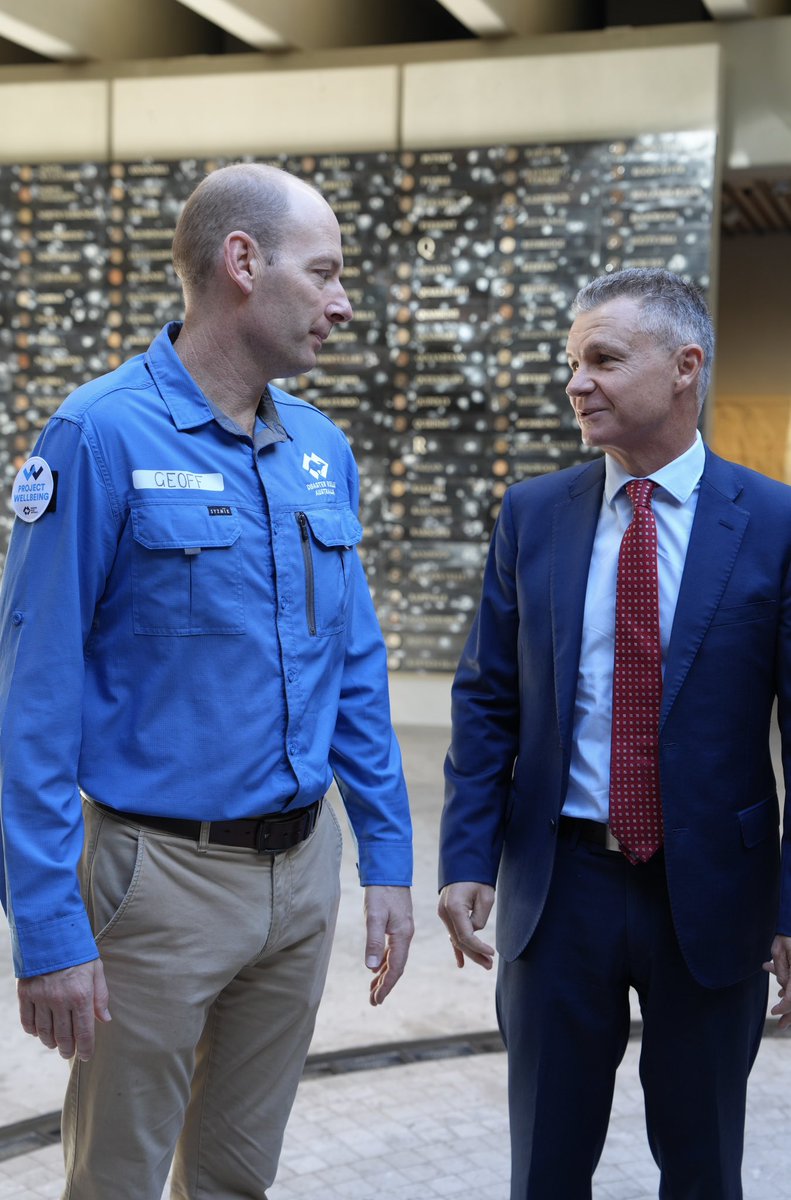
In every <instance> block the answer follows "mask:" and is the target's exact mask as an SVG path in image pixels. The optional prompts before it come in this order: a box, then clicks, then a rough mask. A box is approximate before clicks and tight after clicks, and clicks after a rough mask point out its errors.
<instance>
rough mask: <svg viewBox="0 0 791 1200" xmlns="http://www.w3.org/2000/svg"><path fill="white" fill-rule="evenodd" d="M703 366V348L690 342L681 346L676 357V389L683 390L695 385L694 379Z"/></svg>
mask: <svg viewBox="0 0 791 1200" xmlns="http://www.w3.org/2000/svg"><path fill="white" fill-rule="evenodd" d="M702 366H703V350H702V349H701V347H700V346H697V345H695V343H694V342H691V343H690V345H688V346H682V347H681V349H680V350H679V351H678V355H677V357H676V391H677V392H685V391H686V390H687V389H688V388H691V387H694V386H695V380H696V379H697V377H698V375H699V374H700V369H701V367H702Z"/></svg>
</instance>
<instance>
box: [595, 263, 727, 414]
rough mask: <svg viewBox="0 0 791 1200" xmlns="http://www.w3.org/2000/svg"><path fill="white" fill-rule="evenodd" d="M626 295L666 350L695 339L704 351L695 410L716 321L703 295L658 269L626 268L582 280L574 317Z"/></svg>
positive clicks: (707, 378) (705, 385) (704, 385)
mask: <svg viewBox="0 0 791 1200" xmlns="http://www.w3.org/2000/svg"><path fill="white" fill-rule="evenodd" d="M622 297H625V298H627V299H630V300H636V301H637V302H638V303H639V305H640V311H641V318H642V320H641V328H642V329H643V331H644V332H645V333H650V334H653V336H654V337H656V338H658V339H659V341H660V342H661V343H662V344H663V345H664V346H666V347H667V348H668V350H675V349H677V348H678V347H679V346H687V345H689V344H690V343H694V344H695V345H697V346H700V348H701V350H702V351H703V365H702V367H701V369H700V374H699V375H698V382H697V400H698V412H700V409H701V408H702V407H703V401H704V400H705V399H706V395H707V393H708V390H709V385H710V384H711V369H712V364H713V362H714V324H713V322H712V319H711V314H710V313H709V310H708V307H707V305H706V301H705V300H704V298H703V294H702V292H701V291H700V289H699V288H698V287H696V286H695V284H694V283H690V282H688V281H687V280H685V279H682V278H681V276H680V275H674V274H673V272H672V271H665V270H663V269H662V268H658V267H657V268H648V267H628V268H626V269H625V270H623V271H613V273H612V274H611V275H600V276H599V277H598V278H597V279H592V280H591V282H590V283H586V284H585V286H584V287H583V288H580V290H579V292H578V293H577V295H576V297H575V299H574V303H573V304H572V307H571V312H572V315H573V316H577V315H578V313H583V312H590V311H591V309H594V308H599V307H600V305H602V304H608V303H609V301H611V300H619V299H621V298H622Z"/></svg>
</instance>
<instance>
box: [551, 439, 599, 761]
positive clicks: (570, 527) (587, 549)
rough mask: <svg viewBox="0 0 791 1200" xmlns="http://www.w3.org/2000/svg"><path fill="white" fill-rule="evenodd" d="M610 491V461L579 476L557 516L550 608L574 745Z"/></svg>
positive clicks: (567, 730) (561, 717)
mask: <svg viewBox="0 0 791 1200" xmlns="http://www.w3.org/2000/svg"><path fill="white" fill-rule="evenodd" d="M603 490H604V459H597V460H596V462H594V463H591V465H590V466H589V467H588V468H587V469H586V470H584V471H582V472H581V474H579V475H578V476H577V477H576V479H575V480H574V482H573V483H572V485H571V487H570V488H569V495H568V499H564V500H562V501H561V502H560V503H559V504H558V505H557V507H556V508H555V511H554V513H553V521H552V541H551V546H550V606H551V619H552V651H553V656H554V664H555V697H556V702H557V712H558V724H559V726H560V735H561V739H562V741H563V743H564V744H565V745H567V746H568V745H570V742H571V734H572V726H573V721H574V700H575V697H576V694H577V673H578V670H579V657H580V644H581V641H582V618H583V613H584V610H585V591H586V588H587V583H588V568H589V567H590V559H591V551H592V548H593V539H594V537H595V534H596V525H597V522H598V519H599V510H600V508H601V498H602V493H603Z"/></svg>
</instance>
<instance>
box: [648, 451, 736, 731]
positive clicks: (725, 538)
mask: <svg viewBox="0 0 791 1200" xmlns="http://www.w3.org/2000/svg"><path fill="white" fill-rule="evenodd" d="M741 490H742V488H741V484H740V483H739V480H738V477H737V476H736V473H735V472H734V470H733V468H732V467H731V464H730V463H727V462H725V461H724V460H723V459H721V458H717V456H716V455H714V454H712V453H711V451H710V450H708V449H707V450H706V465H705V467H704V469H703V475H702V477H701V481H700V493H699V495H698V506H697V508H696V510H695V519H694V521H693V523H692V531H691V533H690V538H689V546H688V548H687V557H686V559H685V562H684V572H683V574H682V577H681V586H680V588H679V593H678V602H677V604H676V612H675V616H674V618H673V629H672V631H671V634H670V644H669V646H668V654H667V662H666V664H665V680H664V686H663V689H662V712H661V716H660V728H661V726H662V725H663V724H664V721H665V719H666V717H667V714H668V712H669V710H670V707H671V705H672V704H673V702H674V700H675V699H676V696H677V695H678V693H679V690H680V688H681V685H682V684H683V682H684V679H685V678H686V676H687V673H688V671H689V668H690V666H691V665H692V662H693V660H694V658H695V655H696V654H697V652H698V650H699V649H700V644H701V642H702V641H703V637H704V635H705V633H706V630H707V629H708V627H709V625H710V624H711V620H712V617H713V616H714V614H715V612H716V611H717V606H718V605H719V602H720V600H721V599H722V595H723V592H724V591H725V587H726V585H727V583H728V580H729V578H730V575H731V572H732V570H733V566H734V563H735V562H736V555H737V554H738V551H739V547H740V545H741V542H742V538H743V537H744V531H745V529H746V528H747V523H748V521H749V519H750V514H749V513H748V512H747V511H746V510H745V509H743V508H739V507H737V505H736V503H735V501H736V500H737V498H738V496H739V495H740V493H741Z"/></svg>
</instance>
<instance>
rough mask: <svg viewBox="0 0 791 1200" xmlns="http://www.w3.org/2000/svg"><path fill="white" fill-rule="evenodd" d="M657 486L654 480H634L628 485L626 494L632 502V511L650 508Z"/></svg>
mask: <svg viewBox="0 0 791 1200" xmlns="http://www.w3.org/2000/svg"><path fill="white" fill-rule="evenodd" d="M655 487H656V484H655V483H654V481H653V479H632V480H630V481H629V483H627V485H626V492H627V495H628V496H629V499H630V500H631V502H632V510H633V511H634V510H635V509H638V508H650V507H651V496H652V495H653V491H654V488H655Z"/></svg>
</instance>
